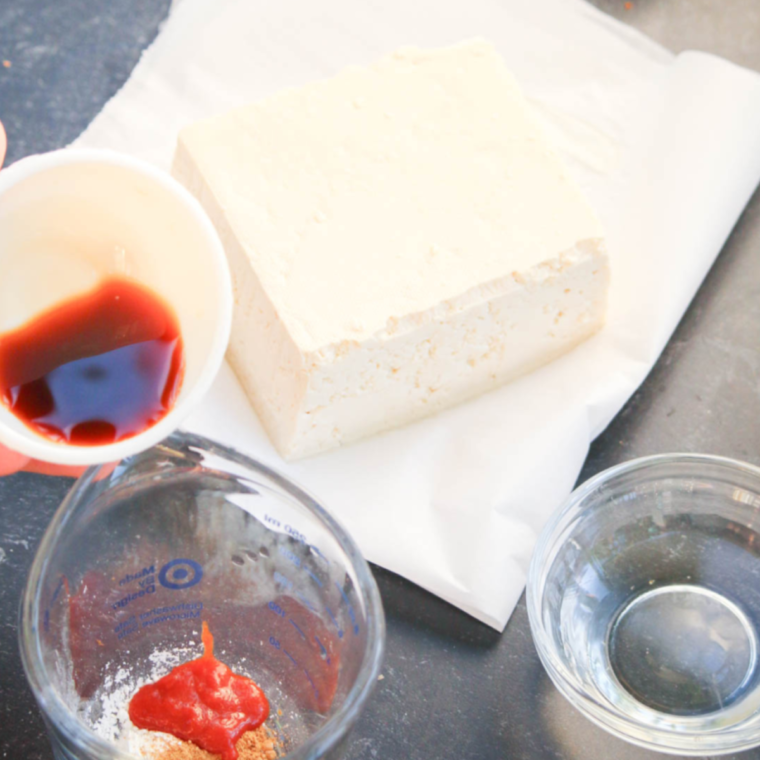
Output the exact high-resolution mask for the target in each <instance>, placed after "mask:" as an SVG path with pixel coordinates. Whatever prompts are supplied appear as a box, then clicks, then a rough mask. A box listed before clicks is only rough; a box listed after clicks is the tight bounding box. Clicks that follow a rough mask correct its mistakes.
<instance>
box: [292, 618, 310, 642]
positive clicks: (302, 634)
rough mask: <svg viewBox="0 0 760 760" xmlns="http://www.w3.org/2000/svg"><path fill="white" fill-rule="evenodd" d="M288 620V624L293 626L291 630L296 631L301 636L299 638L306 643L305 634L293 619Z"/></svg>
mask: <svg viewBox="0 0 760 760" xmlns="http://www.w3.org/2000/svg"><path fill="white" fill-rule="evenodd" d="M288 620H290V624H291V625H292V626H293V628H295V629H296V630H297V631H298V633H300V634H301V638H303V640H304V641H306V634H305V633H304V632H303V631H302V630H301V629H300V628H299V627H298V626H297V625H296V621H295V620H293V618H288Z"/></svg>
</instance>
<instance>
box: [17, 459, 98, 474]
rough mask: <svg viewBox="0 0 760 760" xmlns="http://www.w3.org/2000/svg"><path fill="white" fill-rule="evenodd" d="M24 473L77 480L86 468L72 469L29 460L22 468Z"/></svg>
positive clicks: (68, 466) (37, 460) (62, 465)
mask: <svg viewBox="0 0 760 760" xmlns="http://www.w3.org/2000/svg"><path fill="white" fill-rule="evenodd" d="M23 469H24V471H25V472H36V473H38V474H40V475H62V476H64V477H67V478H78V477H79V476H80V475H81V474H82V473H83V472H84V471H85V470H86V469H87V467H83V466H80V467H73V466H71V465H66V464H51V463H50V462H41V461H40V460H39V459H30V460H29V461H28V463H27V464H25V465H24V467H23Z"/></svg>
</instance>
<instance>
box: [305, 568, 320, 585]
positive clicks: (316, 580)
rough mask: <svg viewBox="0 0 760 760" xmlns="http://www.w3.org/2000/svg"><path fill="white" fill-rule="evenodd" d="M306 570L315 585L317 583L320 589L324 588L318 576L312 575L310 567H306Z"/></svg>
mask: <svg viewBox="0 0 760 760" xmlns="http://www.w3.org/2000/svg"><path fill="white" fill-rule="evenodd" d="M304 570H306V572H307V573H308V574H309V576H310V577H311V579H312V580H313V581H314V583H316V584H317V586H319V587H320V588H322V581H321V580H319V578H317V576H316V575H314V573H312V572H311V570H309V568H308V567H305V568H304Z"/></svg>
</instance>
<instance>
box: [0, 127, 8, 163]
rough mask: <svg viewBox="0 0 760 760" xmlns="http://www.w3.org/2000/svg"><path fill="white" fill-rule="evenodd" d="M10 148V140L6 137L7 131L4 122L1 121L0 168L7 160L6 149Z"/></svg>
mask: <svg viewBox="0 0 760 760" xmlns="http://www.w3.org/2000/svg"><path fill="white" fill-rule="evenodd" d="M7 146H8V140H7V139H6V137H5V129H4V128H3V122H2V121H0V166H2V165H3V161H4V160H5V149H6V147H7Z"/></svg>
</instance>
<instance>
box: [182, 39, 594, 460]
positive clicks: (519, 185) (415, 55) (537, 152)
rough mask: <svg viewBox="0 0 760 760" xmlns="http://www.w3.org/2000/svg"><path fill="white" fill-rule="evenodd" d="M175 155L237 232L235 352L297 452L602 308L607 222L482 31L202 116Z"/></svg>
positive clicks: (546, 339)
mask: <svg viewBox="0 0 760 760" xmlns="http://www.w3.org/2000/svg"><path fill="white" fill-rule="evenodd" d="M174 173H175V175H176V176H177V177H178V178H179V179H180V180H181V181H182V182H183V183H184V184H185V185H186V186H187V187H188V188H189V189H190V190H191V192H193V193H194V194H195V195H196V196H197V197H198V198H199V199H200V200H201V202H202V203H203V205H204V206H205V208H206V210H207V212H208V213H209V215H210V216H211V219H212V220H213V222H214V224H215V225H216V227H217V229H218V231H219V233H220V235H221V238H222V241H223V243H224V245H225V248H226V251H227V255H228V257H229V260H230V264H231V268H232V272H233V278H234V287H235V299H236V306H235V316H234V326H233V330H232V340H231V344H230V348H229V354H228V355H229V359H230V361H231V364H232V366H233V368H234V370H235V372H236V373H237V375H238V377H239V379H240V380H241V382H242V384H243V386H244V388H245V390H246V392H247V393H248V395H249V396H250V398H251V400H252V402H253V404H254V406H255V409H256V411H257V413H258V415H259V417H260V418H261V420H262V422H263V424H264V426H265V428H266V430H267V431H268V433H269V435H270V437H271V439H272V441H273V442H274V444H275V445H276V447H277V448H278V450H279V451H280V452H281V453H282V454H283V455H284V456H285V457H287V458H296V457H301V456H305V455H309V454H314V453H315V452H319V451H322V450H325V449H329V448H331V447H334V446H338V445H339V444H343V443H346V442H348V441H353V440H356V439H358V438H362V437H364V436H368V435H371V434H373V433H376V432H378V431H382V430H387V429H389V428H392V427H395V426H398V425H404V424H406V423H409V422H412V421H413V420H417V419H419V418H421V417H424V416H426V415H429V414H432V413H434V412H437V411H439V410H441V409H444V408H446V407H449V406H451V405H453V404H458V403H459V402H461V401H464V400H465V399H469V398H472V397H473V396H476V395H478V394H481V393H483V392H485V391H488V390H491V389H493V388H496V387H498V386H499V385H501V384H502V383H504V382H506V381H508V380H510V379H512V378H515V377H517V376H518V375H522V374H524V373H526V372H529V371H531V370H534V369H536V368H537V367H539V366H541V365H543V364H545V363H546V362H548V361H550V360H552V359H554V358H555V357H557V356H559V355H561V354H564V353H565V352H567V351H569V350H570V349H572V348H573V347H574V346H576V345H577V344H578V343H580V342H581V341H583V340H584V339H586V338H588V337H589V336H590V335H591V334H592V333H594V332H595V331H596V330H598V329H599V328H600V326H601V325H602V323H603V320H604V313H605V307H606V294H607V287H608V262H607V256H606V254H605V250H604V244H603V238H602V231H601V228H600V224H599V221H598V219H597V217H596V215H595V214H594V212H593V210H592V209H591V207H590V206H589V204H588V203H587V201H586V200H585V198H584V197H583V195H582V194H581V192H580V190H579V188H578V187H577V186H576V185H575V184H574V183H573V181H572V180H571V178H570V177H569V176H568V173H567V171H566V170H565V168H564V166H563V165H562V163H561V162H560V160H559V158H558V157H557V155H556V154H555V153H554V152H553V150H552V149H551V147H550V146H549V145H548V144H547V142H546V139H545V138H544V136H543V134H542V132H541V130H540V128H539V126H538V124H537V123H536V121H535V120H534V118H533V116H532V114H531V113H530V110H529V107H528V105H527V103H526V101H525V99H524V98H523V95H522V94H521V91H520V89H519V87H518V85H517V83H516V82H515V80H514V78H513V77H512V76H511V74H510V73H509V72H508V71H507V69H506V67H505V65H504V63H503V61H502V60H501V58H500V57H499V55H498V54H497V53H496V52H495V50H494V49H493V47H492V46H491V45H489V44H488V43H486V42H484V41H478V40H476V41H472V42H465V43H461V44H459V45H456V46H453V47H450V48H445V49H440V50H419V49H415V48H405V49H402V50H399V51H398V52H396V53H394V54H392V55H390V56H388V57H387V58H385V59H383V60H381V61H379V62H378V63H376V64H375V65H372V66H370V67H368V68H358V67H355V68H349V69H346V70H345V71H343V72H342V73H340V74H338V75H337V76H335V77H334V78H332V79H329V80H325V81H318V82H313V83H311V84H307V85H306V86H304V87H301V88H299V89H291V90H286V91H283V92H280V93H279V94H276V95H274V96H273V97H270V98H268V99H266V100H263V101H261V102H259V103H254V104H253V105H250V106H246V107H243V108H240V109H237V110H234V111H232V112H229V113H226V114H223V115H221V116H218V117H214V118H210V119H206V120H204V121H200V122H198V123H195V124H193V125H191V126H189V127H187V128H186V129H184V130H183V131H182V132H181V134H180V138H179V143H178V148H177V153H176V156H175V162H174Z"/></svg>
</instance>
